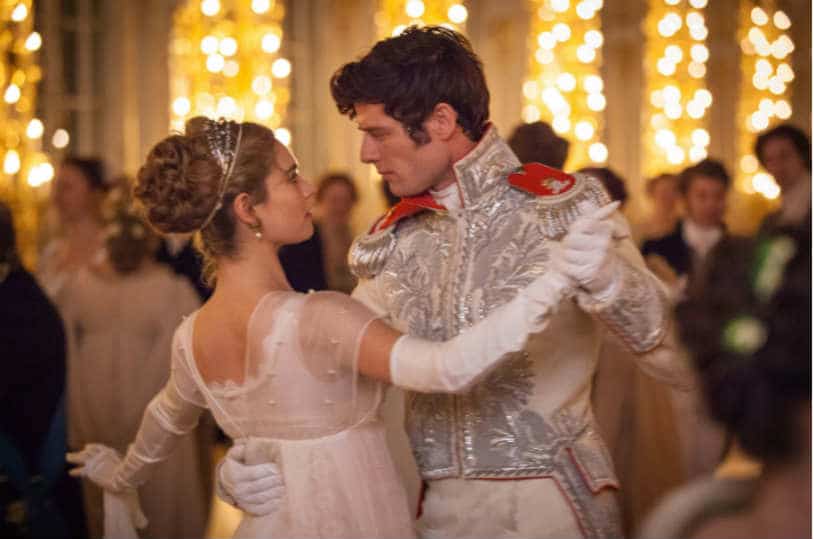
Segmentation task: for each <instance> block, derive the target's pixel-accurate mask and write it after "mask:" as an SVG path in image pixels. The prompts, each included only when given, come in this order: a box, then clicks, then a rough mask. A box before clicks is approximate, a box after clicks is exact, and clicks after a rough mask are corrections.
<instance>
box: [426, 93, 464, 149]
mask: <svg viewBox="0 0 814 539" xmlns="http://www.w3.org/2000/svg"><path fill="white" fill-rule="evenodd" d="M424 127H425V129H426V130H427V131H428V132H429V133H430V134H431V135H432V136H433V138H437V139H440V140H449V139H450V138H452V136H453V135H454V134H455V132H456V130H458V129H460V128H461V126H459V125H458V112H457V111H456V110H455V109H454V108H452V105H450V104H449V103H443V102H441V103H438V104H437V105H435V108H433V109H432V112H431V113H430V115H429V117H428V118H427V121H426V122H425V124H424Z"/></svg>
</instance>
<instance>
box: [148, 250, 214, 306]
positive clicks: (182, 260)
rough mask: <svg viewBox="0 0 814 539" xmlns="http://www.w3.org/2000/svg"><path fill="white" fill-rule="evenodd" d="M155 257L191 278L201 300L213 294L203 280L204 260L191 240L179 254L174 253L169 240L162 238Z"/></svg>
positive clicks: (177, 272) (173, 269)
mask: <svg viewBox="0 0 814 539" xmlns="http://www.w3.org/2000/svg"><path fill="white" fill-rule="evenodd" d="M155 259H156V260H157V261H158V262H161V263H162V264H166V265H168V266H169V267H170V268H172V271H174V272H175V273H176V274H178V275H183V276H184V277H186V278H187V279H189V282H190V284H192V286H194V287H195V291H196V292H198V296H200V298H201V301H206V300H207V299H208V298H209V296H211V295H212V289H211V288H209V287H208V286H207V285H206V284H204V282H203V275H202V273H203V271H202V270H203V260H202V259H201V255H200V254H199V253H198V252H197V251H196V250H195V248H194V247H193V246H192V242H191V241H188V242H187V243H186V245H184V248H183V249H181V250H180V251H178V253H177V254H172V253H171V252H170V250H169V247H168V246H167V240H161V245H160V246H159V248H158V252H157V253H156V254H155Z"/></svg>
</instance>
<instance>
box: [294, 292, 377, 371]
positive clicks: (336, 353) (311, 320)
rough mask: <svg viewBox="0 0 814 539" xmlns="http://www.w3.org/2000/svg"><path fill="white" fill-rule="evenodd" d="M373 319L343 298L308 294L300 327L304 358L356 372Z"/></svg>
mask: <svg viewBox="0 0 814 539" xmlns="http://www.w3.org/2000/svg"><path fill="white" fill-rule="evenodd" d="M376 318H378V316H377V315H376V314H375V313H374V312H373V311H371V310H370V309H369V308H367V307H366V306H364V305H362V304H361V303H360V302H359V301H356V300H355V299H353V298H351V297H349V296H347V295H345V294H339V293H337V292H317V293H314V294H309V295H308V297H307V298H306V300H305V304H304V305H303V308H302V323H301V324H300V325H299V344H300V349H301V351H302V353H303V356H304V357H305V358H321V361H330V362H332V367H333V368H341V367H345V368H347V367H351V368H354V369H355V366H356V360H357V356H358V354H359V345H360V344H361V340H362V337H363V336H364V333H365V330H366V329H367V326H368V324H370V322H371V321H373V320H375V319H376Z"/></svg>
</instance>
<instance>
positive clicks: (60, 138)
mask: <svg viewBox="0 0 814 539" xmlns="http://www.w3.org/2000/svg"><path fill="white" fill-rule="evenodd" d="M70 143H71V136H70V135H69V134H68V132H67V131H65V130H64V129H57V130H56V131H54V136H53V137H51V144H52V145H53V146H54V148H57V149H58V150H61V149H63V148H66V147H67V146H68V144H70Z"/></svg>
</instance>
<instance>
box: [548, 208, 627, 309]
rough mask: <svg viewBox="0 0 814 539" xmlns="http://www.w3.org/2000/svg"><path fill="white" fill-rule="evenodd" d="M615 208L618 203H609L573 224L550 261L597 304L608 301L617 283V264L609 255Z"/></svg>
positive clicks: (613, 257) (611, 255)
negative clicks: (597, 302) (604, 300)
mask: <svg viewBox="0 0 814 539" xmlns="http://www.w3.org/2000/svg"><path fill="white" fill-rule="evenodd" d="M618 207H619V202H611V203H610V204H607V205H605V206H602V207H601V208H599V209H597V210H594V211H593V212H591V213H589V214H587V215H583V216H582V217H580V218H579V219H577V220H576V221H574V223H573V224H572V225H571V227H570V228H569V229H568V233H567V234H566V235H565V237H564V238H563V239H562V241H561V242H560V244H559V246H558V247H557V248H556V249H554V250H553V253H552V257H551V258H552V265H553V266H554V267H555V268H557V270H558V271H560V272H561V273H563V274H564V275H567V276H568V277H570V278H571V279H573V280H574V281H575V282H576V283H577V284H578V285H579V286H580V287H582V288H583V289H585V291H587V292H588V293H589V294H590V295H591V296H593V297H594V299H596V300H597V301H602V300H603V299H606V298H608V297H610V296H611V295H612V294H613V290H614V288H615V285H616V284H617V282H618V281H619V276H618V271H617V264H618V263H619V262H618V260H617V258H616V256H615V255H614V253H613V252H612V251H611V246H612V244H613V233H614V228H615V226H616V225H615V224H614V222H613V219H612V216H613V214H614V212H615V211H616V209H617V208H618Z"/></svg>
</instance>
